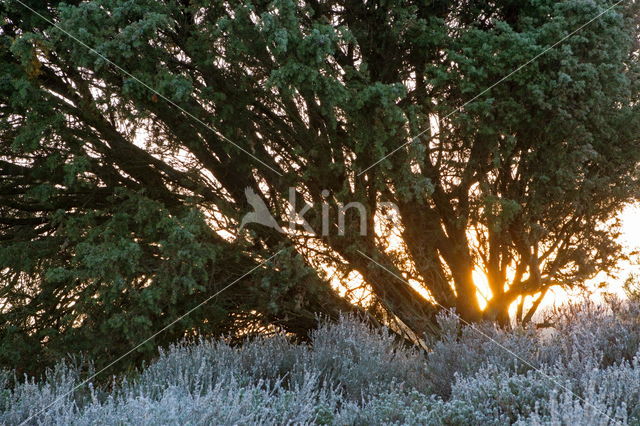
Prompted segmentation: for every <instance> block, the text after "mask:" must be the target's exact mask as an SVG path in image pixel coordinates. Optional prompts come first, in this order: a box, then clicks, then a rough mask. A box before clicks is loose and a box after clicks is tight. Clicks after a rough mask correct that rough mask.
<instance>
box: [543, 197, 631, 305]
mask: <svg viewBox="0 0 640 426" xmlns="http://www.w3.org/2000/svg"><path fill="white" fill-rule="evenodd" d="M620 217H621V219H622V236H621V238H620V242H621V243H622V244H623V246H624V247H625V248H626V249H627V250H629V251H632V250H640V205H632V206H628V207H627V208H625V209H624V210H623V212H622V214H621V216H620ZM632 273H634V274H639V275H640V265H639V264H638V261H637V259H633V258H632V259H631V260H630V261H629V262H624V263H621V264H620V271H619V272H618V277H617V278H615V279H612V278H608V277H607V276H606V274H605V273H601V274H599V275H598V276H596V277H595V278H594V279H592V280H591V281H590V282H589V283H588V284H589V286H590V287H591V288H592V289H593V290H592V296H591V297H592V298H593V299H594V300H596V301H599V300H602V297H603V295H604V293H613V294H615V295H618V296H620V297H624V296H625V293H624V290H623V283H624V281H625V279H626V278H627V277H628V276H629V274H632ZM601 282H606V283H607V285H606V286H604V287H603V288H598V284H599V283H601ZM575 295H576V294H575V293H571V292H566V291H563V290H560V289H558V288H552V289H551V290H550V291H549V294H547V297H546V298H545V300H544V301H543V302H542V303H541V306H540V308H541V309H545V308H549V307H551V306H553V305H558V304H562V303H566V302H567V301H569V300H570V299H572V298H573V297H575Z"/></svg>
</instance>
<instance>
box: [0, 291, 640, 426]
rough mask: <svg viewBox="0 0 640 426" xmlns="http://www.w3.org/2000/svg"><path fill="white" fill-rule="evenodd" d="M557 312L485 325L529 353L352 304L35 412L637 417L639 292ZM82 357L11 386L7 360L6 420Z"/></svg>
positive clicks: (207, 348) (627, 420)
mask: <svg viewBox="0 0 640 426" xmlns="http://www.w3.org/2000/svg"><path fill="white" fill-rule="evenodd" d="M552 321H553V323H554V327H553V329H551V330H549V329H547V330H545V332H544V333H540V332H539V331H537V330H535V329H534V328H528V329H521V328H519V329H515V330H513V331H509V332H507V331H503V330H499V329H497V328H495V327H493V326H490V325H483V326H478V327H480V328H481V329H482V332H483V333H485V334H487V335H489V336H491V337H492V338H493V339H495V340H496V341H497V342H499V343H500V344H501V345H503V346H505V347H506V348H509V349H510V350H512V351H513V352H516V353H518V354H519V355H520V356H521V357H522V358H523V359H526V360H527V362H526V363H524V362H522V361H520V360H517V359H515V358H514V357H513V356H512V355H510V354H509V353H507V352H506V351H505V350H504V349H502V348H500V347H498V346H497V345H496V344H495V343H493V342H491V341H489V340H488V339H487V338H486V337H484V336H481V335H480V334H479V333H477V332H476V331H475V330H473V329H471V328H469V327H463V326H462V325H461V324H460V322H459V321H458V319H457V318H456V317H455V316H451V315H449V316H446V315H444V316H442V317H441V318H440V324H441V328H442V330H443V335H442V336H441V337H440V339H439V340H437V341H433V342H431V347H432V351H431V352H429V353H423V352H421V351H419V350H417V349H411V348H408V347H407V346H403V345H401V344H399V343H398V342H397V341H395V340H394V338H393V336H392V335H391V334H390V333H389V332H388V331H386V330H384V329H372V328H370V327H369V326H367V325H365V324H363V323H361V322H359V321H358V320H356V319H354V318H350V317H347V318H344V319H343V320H342V321H341V322H340V323H339V324H324V325H322V326H321V327H320V329H319V330H317V332H316V333H315V335H314V336H313V342H312V344H311V345H295V344H291V343H289V342H288V341H287V339H286V338H285V337H284V336H276V337H269V338H264V339H259V340H254V341H250V342H247V343H246V344H244V345H242V346H241V347H238V348H232V347H230V346H228V345H226V344H225V343H224V342H220V341H201V342H199V343H196V344H179V345H175V346H173V347H171V348H169V349H168V350H165V351H161V353H160V356H159V358H158V359H157V360H156V361H155V362H154V363H153V364H151V365H149V366H148V367H146V368H144V369H143V370H142V371H141V373H140V374H139V375H138V376H136V377H135V378H134V379H129V381H126V380H125V381H121V383H120V384H118V385H117V386H114V387H113V390H111V391H105V390H99V389H94V388H93V387H92V386H85V387H83V388H82V389H78V390H76V391H75V392H73V393H72V394H71V395H69V396H67V397H65V398H64V399H63V400H62V401H61V402H59V403H57V404H56V405H54V406H53V407H51V408H50V409H48V410H47V411H46V412H45V413H43V414H41V415H39V416H38V417H36V418H35V419H33V420H31V421H30V424H47V425H49V424H55V425H88V424H104V425H111V424H171V425H174V424H175V425H178V424H180V425H182V424H193V425H196V424H274V425H281V424H362V425H365V424H380V423H388V424H438V425H440V424H446V425H485V424H486V425H494V424H495V425H502V424H508V423H516V424H527V425H530V424H532V425H544V424H554V425H555V424H581V425H606V424H640V353H638V345H639V342H640V305H638V304H637V303H635V302H634V303H626V304H618V305H608V306H596V305H593V304H588V303H584V304H582V305H579V306H577V307H576V306H574V307H570V308H565V309H563V310H561V311H559V312H557V313H555V315H554V317H553V319H552ZM532 366H535V368H533V367H532ZM79 371H80V368H78V367H76V366H75V364H73V363H71V362H67V363H64V364H59V365H58V366H57V367H56V368H54V369H52V370H51V371H50V372H49V373H48V375H47V377H46V379H45V380H42V381H33V380H27V381H25V380H22V381H21V382H20V384H18V385H15V386H13V387H11V386H10V383H13V382H14V380H15V378H13V376H12V374H10V373H8V372H0V424H9V425H11V424H19V423H20V422H22V421H24V420H26V419H28V418H29V417H30V416H31V415H32V414H34V413H36V412H38V411H39V410H40V409H41V408H42V407H44V406H46V405H48V404H50V403H51V402H52V401H53V400H55V399H56V398H57V397H58V396H60V395H64V394H66V393H67V392H68V391H70V390H71V389H73V387H74V385H75V384H77V383H79V382H80V381H81V374H80V373H79ZM83 374H86V372H85V373H83Z"/></svg>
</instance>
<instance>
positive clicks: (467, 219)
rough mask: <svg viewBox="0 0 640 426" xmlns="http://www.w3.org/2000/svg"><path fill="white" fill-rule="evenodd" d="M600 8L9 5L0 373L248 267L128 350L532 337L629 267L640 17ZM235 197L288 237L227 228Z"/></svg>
mask: <svg viewBox="0 0 640 426" xmlns="http://www.w3.org/2000/svg"><path fill="white" fill-rule="evenodd" d="M613 4H614V2H612V1H605V0H597V1H583V0H566V1H560V2H558V1H552V0H542V1H521V0H517V1H516V0H509V1H502V2H486V1H482V0H478V1H476V0H466V1H453V2H451V1H439V0H433V1H418V2H412V1H402V0H389V1H366V2H363V1H352V0H336V1H324V2H319V1H311V0H310V1H305V2H296V1H289V0H272V1H267V0H264V1H262V0H243V1H235V0H225V1H208V0H193V1H190V0H180V1H178V0H173V1H165V0H162V1H157V0H153V1H151V0H90V1H68V2H64V3H63V2H58V1H37V2H36V1H27V0H22V1H13V0H10V1H7V2H3V3H2V5H0V16H1V18H2V22H1V27H0V28H1V29H0V142H1V143H0V175H1V177H2V179H1V181H0V280H1V283H2V284H1V285H0V324H1V329H0V363H5V364H12V365H14V366H15V365H16V364H18V365H20V366H27V365H32V363H33V362H34V360H35V357H39V359H40V360H42V361H43V362H46V360H48V359H53V358H56V357H58V356H60V355H61V354H64V353H66V352H69V351H71V350H82V351H87V352H91V353H94V354H106V355H113V354H116V353H122V352H124V351H126V350H128V349H129V348H130V347H132V346H133V345H135V344H137V343H139V342H140V341H141V340H143V339H144V338H146V337H148V336H150V335H151V334H153V333H154V332H155V331H157V330H158V329H160V328H161V327H163V326H165V325H167V324H169V323H170V322H171V321H173V320H174V319H175V318H176V317H178V316H180V315H181V314H183V313H185V312H187V311H188V310H189V309H191V308H193V307H195V306H196V305H198V304H199V303H201V302H202V301H204V300H205V299H207V298H208V297H209V296H211V295H212V294H215V293H216V292H217V291H219V290H221V289H222V288H224V286H226V285H228V284H229V283H231V282H233V281H234V280H236V279H238V278H240V277H243V275H244V274H246V273H247V272H249V271H250V270H253V269H254V268H257V269H256V270H255V271H254V272H252V273H251V274H250V275H247V276H246V277H244V278H242V279H241V280H239V281H238V283H237V284H234V285H233V286H232V287H230V288H228V289H227V290H225V291H224V292H222V293H221V294H220V295H219V296H218V297H216V298H215V299H213V300H211V302H210V303H207V304H206V305H205V306H203V307H202V308H200V309H198V310H196V311H194V312H193V313H192V314H190V315H189V316H188V317H186V318H185V319H184V320H182V321H180V322H179V323H178V324H176V325H175V326H173V327H172V328H170V329H169V330H167V332H166V333H163V334H162V335H159V336H157V337H156V338H155V339H154V340H153V341H151V342H149V344H147V345H146V346H143V347H142V348H140V350H139V351H138V352H137V354H138V357H139V358H140V357H144V356H146V355H148V354H149V353H151V351H152V349H153V347H155V346H156V345H158V344H165V343H166V342H170V341H172V340H175V339H177V338H179V337H183V336H191V335H196V334H202V335H229V334H233V335H237V336H242V335H246V333H249V332H251V330H255V329H265V327H266V328H267V329H268V327H269V326H277V327H282V328H284V329H285V330H286V331H288V332H290V333H292V334H293V335H296V336H299V337H301V338H304V336H306V335H307V333H308V331H309V329H310V328H312V327H313V326H314V324H315V316H316V315H328V316H330V317H335V316H336V315H338V313H339V312H341V311H345V310H351V309H364V310H366V311H367V312H368V315H370V317H371V318H375V319H377V320H380V321H383V322H386V323H389V324H395V325H396V326H397V327H398V329H400V330H404V331H410V332H412V333H414V334H415V335H417V336H420V335H421V334H422V333H424V332H425V331H428V330H431V329H432V327H433V326H434V315H435V313H436V312H438V310H439V309H441V308H442V307H445V308H454V309H455V310H456V311H457V312H459V313H460V314H461V316H462V317H463V318H464V319H465V320H467V321H476V320H481V319H489V320H497V321H499V322H501V323H503V324H504V323H507V322H508V308H509V306H511V305H512V303H514V302H516V301H520V304H519V307H518V313H517V317H518V319H519V320H521V321H526V320H529V319H530V317H531V314H532V313H533V312H534V311H535V308H536V307H537V305H536V303H538V302H539V300H541V299H542V297H543V295H544V293H545V292H546V291H547V290H548V289H549V288H550V287H551V286H554V285H558V286H564V287H574V286H580V285H582V284H583V283H584V282H585V280H587V279H588V278H590V277H593V276H594V275H595V274H596V273H597V272H599V271H607V270H610V269H611V268H613V267H614V265H615V264H616V262H617V261H618V260H619V259H620V258H621V256H623V254H622V252H621V250H620V247H619V245H618V243H617V242H616V237H617V234H618V232H619V227H618V224H617V221H616V214H617V213H619V212H620V210H621V208H622V207H623V206H624V205H625V203H627V202H630V201H632V200H633V199H634V198H636V197H637V196H638V173H637V172H638V168H637V165H638V159H639V155H640V141H639V136H640V114H639V112H640V111H638V108H639V107H638V96H639V94H640V92H639V91H638V84H639V82H640V81H639V79H638V77H639V73H638V71H639V67H638V13H637V6H636V5H633V4H626V3H622V4H620V5H618V6H616V7H612V6H613ZM596 17H597V19H594V18H596ZM560 41H561V42H560ZM559 42H560V43H559ZM532 59H535V60H532ZM514 71H515V72H514ZM505 77H506V78H505ZM247 188H249V189H250V190H251V191H252V192H253V193H254V194H256V195H258V196H259V197H260V198H261V199H262V200H263V201H264V203H265V204H266V206H267V207H268V208H269V210H270V211H271V212H272V214H273V216H274V217H275V218H276V221H277V222H278V223H280V224H281V225H282V232H279V231H278V230H277V229H273V228H269V227H265V226H262V225H259V224H253V225H247V226H246V227H245V228H243V230H242V231H239V229H238V228H239V224H240V221H241V219H242V217H243V216H244V215H245V214H246V213H247V212H249V211H251V206H250V205H249V203H248V200H247V197H246V194H245V192H246V189H247ZM292 192H293V195H295V196H296V197H297V200H298V205H297V206H296V207H295V211H300V209H301V208H302V203H303V202H305V201H306V202H308V203H312V204H313V207H312V208H310V209H308V211H306V212H305V213H304V219H305V220H306V221H307V223H308V227H307V228H305V227H303V226H296V227H293V228H292V227H290V226H289V227H286V226H285V225H286V224H287V223H289V221H290V219H289V216H290V210H291V208H290V207H289V203H288V201H290V200H291V193H292ZM303 200H304V201H303ZM354 202H358V203H361V205H362V206H364V209H362V210H358V209H353V208H351V209H347V211H346V214H345V217H344V220H345V222H344V226H343V227H340V226H339V223H338V220H337V217H338V213H339V212H341V211H342V212H344V206H348V205H349V203H354ZM389 202H390V203H393V204H394V205H396V206H397V208H398V211H397V214H396V215H394V216H393V217H391V219H390V216H386V215H385V214H384V213H385V211H386V207H385V205H384V204H383V203H389ZM362 214H363V216H361V215H362ZM327 217H328V220H327ZM362 217H364V223H365V225H366V229H367V232H360V224H361V218H362ZM293 222H294V224H295V221H293ZM320 229H323V230H324V231H326V232H320V231H319V230H320ZM310 230H314V231H315V232H310ZM276 253H277V256H276V257H273V258H272V260H270V261H269V262H268V263H267V264H264V265H261V263H262V262H263V261H264V260H265V259H269V258H271V257H272V256H273V255H274V254H276ZM363 254H364V255H363ZM365 255H366V256H365ZM369 258H371V259H374V260H375V262H372V261H371V260H370V259H369ZM376 263H378V264H379V265H382V266H384V268H382V267H380V266H379V265H377V264H376ZM385 269H386V270H385ZM474 270H479V271H482V272H484V273H485V274H486V276H487V279H488V282H489V286H490V290H491V293H492V297H491V299H490V300H489V301H488V306H487V307H486V309H484V310H481V309H480V306H479V302H478V298H477V295H476V291H477V288H476V285H475V283H474V280H473V272H474ZM390 272H391V273H390ZM393 274H395V275H397V276H398V277H403V280H407V281H403V280H400V279H397V278H394V276H393ZM355 282H357V283H361V284H362V286H363V288H364V289H365V291H366V294H367V296H368V298H367V300H366V302H365V303H364V304H360V305H359V307H356V306H355V305H354V301H355V300H354V296H353V293H354V292H353V290H354V289H353V288H352V287H353V286H354V285H355V284H354V283H355ZM408 282H411V284H409V283H408ZM337 284H342V285H343V286H346V287H345V288H347V289H348V290H347V291H346V294H345V293H344V292H342V293H341V291H340V288H339V286H337ZM349 289H350V290H349ZM343 290H344V289H343ZM425 294H427V297H425ZM525 296H530V297H529V299H528V300H529V301H533V306H531V308H530V309H526V308H528V307H529V305H527V306H525V305H524V300H525ZM30 363H31V364H30Z"/></svg>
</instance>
